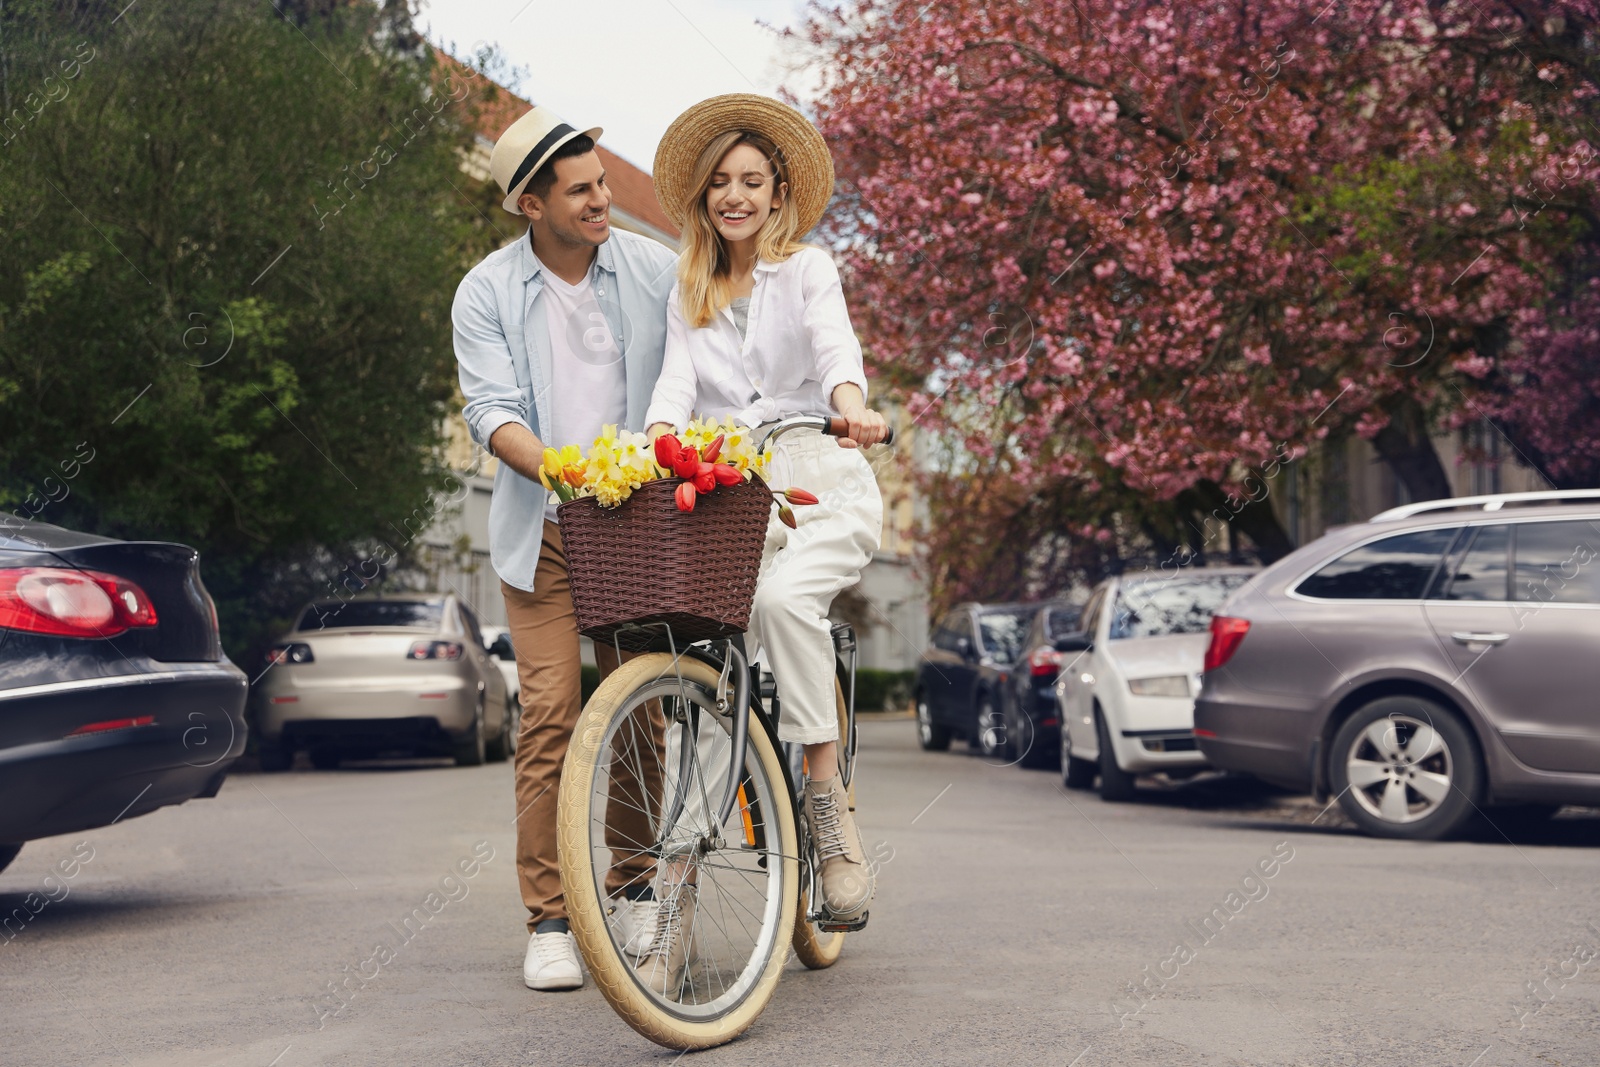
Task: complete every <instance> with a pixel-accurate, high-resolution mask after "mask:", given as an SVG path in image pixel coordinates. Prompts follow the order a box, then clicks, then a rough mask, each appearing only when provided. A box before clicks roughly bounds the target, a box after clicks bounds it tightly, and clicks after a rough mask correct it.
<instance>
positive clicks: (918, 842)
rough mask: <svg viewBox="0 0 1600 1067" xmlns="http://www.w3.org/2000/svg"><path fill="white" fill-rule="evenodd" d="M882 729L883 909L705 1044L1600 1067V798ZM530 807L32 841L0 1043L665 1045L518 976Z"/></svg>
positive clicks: (17, 1058)
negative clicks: (1318, 801)
mask: <svg viewBox="0 0 1600 1067" xmlns="http://www.w3.org/2000/svg"><path fill="white" fill-rule="evenodd" d="M863 735H864V740H863V755H862V759H861V764H860V766H861V772H860V778H859V780H858V782H859V784H858V790H859V797H860V802H861V808H862V811H861V822H862V826H863V830H864V833H865V835H866V837H867V839H868V842H869V845H870V846H871V847H873V848H874V849H875V851H876V853H877V854H878V855H880V856H883V857H885V865H884V867H883V869H882V873H881V876H880V889H879V896H878V900H877V902H876V903H875V904H874V906H873V913H872V921H871V925H870V927H869V928H868V929H867V930H866V931H864V932H863V933H861V934H859V935H852V940H851V942H850V943H849V945H848V946H847V947H846V950H845V957H844V959H843V960H842V961H841V962H840V963H839V965H838V966H836V967H835V968H834V969H832V970H830V971H823V972H816V973H812V972H808V971H805V970H804V969H803V968H801V967H800V966H799V964H798V963H791V964H790V969H789V971H788V972H787V973H786V975H785V977H784V981H783V984H782V985H781V986H780V987H779V990H778V995H777V997H776V998H775V999H774V1001H773V1003H772V1005H771V1006H770V1007H769V1008H768V1009H767V1011H766V1014H765V1015H764V1016H763V1017H762V1018H761V1019H760V1020H759V1021H758V1022H757V1023H756V1025H755V1026H754V1027H753V1028H752V1030H751V1031H750V1032H749V1033H748V1034H746V1035H745V1037H743V1038H742V1039H741V1040H739V1041H738V1042H736V1043H734V1044H732V1045H729V1046H725V1047H723V1048H721V1049H716V1050H711V1051H707V1052H703V1053H698V1054H694V1056H693V1057H692V1058H693V1060H694V1061H696V1062H698V1063H701V1064H728V1065H745V1064H769V1063H770V1064H784V1065H792V1064H807V1065H824V1064H850V1065H864V1064H871V1065H879V1064H881V1065H899V1064H916V1065H918V1067H925V1065H931V1064H969V1063H970V1064H991V1063H995V1062H1006V1063H1020V1064H1034V1063H1038V1064H1052V1065H1056V1067H1068V1065H1071V1067H1102V1065H1107V1064H1161V1065H1186V1064H1207V1065H1221V1064H1241V1063H1246V1064H1362V1065H1383V1064H1397V1065H1398V1064H1404V1065H1407V1067H1410V1065H1430V1067H1431V1065H1438V1067H1494V1065H1504V1064H1539V1065H1542V1067H1548V1065H1551V1064H1569V1065H1578V1064H1585V1065H1588V1064H1595V1063H1597V1062H1600V958H1596V957H1595V955H1594V954H1595V953H1597V952H1600V862H1597V861H1600V813H1594V812H1572V811H1568V812H1567V813H1564V814H1563V816H1562V817H1560V818H1558V819H1556V820H1555V821H1554V822H1552V823H1551V824H1550V825H1549V826H1548V828H1546V829H1544V830H1542V831H1540V832H1539V833H1538V834H1537V835H1533V834H1523V835H1514V837H1515V843H1508V842H1507V841H1506V840H1505V839H1504V838H1501V837H1500V836H1499V835H1497V834H1494V833H1492V832H1487V831H1486V832H1484V833H1480V834H1479V835H1478V837H1477V839H1475V840H1468V841H1458V842H1450V843H1444V844H1424V845H1418V844H1404V843H1398V842H1388V841H1377V840H1372V839H1368V838H1365V837H1361V836H1358V835H1356V834H1354V833H1353V832H1351V831H1350V830H1349V829H1348V827H1346V826H1344V825H1343V824H1342V820H1340V819H1339V818H1338V816H1337V812H1336V811H1335V812H1331V813H1328V814H1326V815H1323V816H1322V817H1320V818H1318V814H1319V812H1318V809H1316V808H1313V807H1310V806H1308V804H1307V803H1306V802H1304V801H1302V800H1296V799H1295V798H1286V797H1283V796H1281V795H1279V794H1276V793H1274V792H1272V791H1270V790H1266V789H1262V788H1254V787H1251V786H1249V785H1248V784H1243V783H1237V782H1230V781H1217V780H1214V781H1210V782H1199V783H1190V784H1189V785H1188V786H1186V787H1181V788H1176V789H1170V788H1169V789H1165V790H1151V791H1148V792H1147V794H1146V796H1145V798H1144V799H1143V800H1141V801H1140V802H1138V803H1134V804H1126V805H1110V804H1104V803H1102V802H1101V801H1100V800H1099V799H1098V798H1096V797H1095V796H1093V795H1092V794H1081V793H1072V794H1068V793H1065V792H1064V791H1063V790H1062V789H1061V788H1060V785H1059V778H1058V776H1057V775H1055V774H1054V773H1050V772H1042V771H1024V770H1020V769H1018V768H1013V767H996V766H990V765H987V764H985V763H984V762H983V761H982V760H980V759H978V758H976V757H973V756H970V755H967V754H965V753H964V752H962V751H961V746H960V744H959V743H958V744H957V745H956V746H955V749H954V750H953V751H952V752H950V753H946V754H929V753H923V752H921V751H919V750H918V749H917V748H916V746H915V743H914V740H913V728H912V724H911V723H910V722H909V721H895V722H873V723H867V724H864V725H863ZM512 813H513V807H512V799H511V782H510V770H509V767H508V766H507V765H506V764H499V765H491V766H487V767H482V768H476V769H470V770H469V769H458V768H454V767H449V766H444V765H441V764H437V763H434V764H410V765H404V764H389V765H382V766H371V765H369V766H365V767H361V768H352V769H346V770H342V771H336V772H317V771H311V770H299V771H296V772H293V773H290V774H285V775H271V776H263V775H259V774H247V773H237V774H235V775H234V776H233V777H231V778H230V779H229V781H228V783H227V785H226V786H225V787H224V789H223V791H222V793H221V794H220V796H218V797H217V798H215V799H212V800H201V801H194V802H192V803H190V804H187V805H184V806H183V807H181V808H176V809H168V810H166V811H162V812H158V813H156V814H154V815H151V816H147V817H144V818H140V819H136V820H132V821H130V822H128V823H124V824H120V825H117V826H114V827H109V828H106V829H103V830H97V831H93V832H90V833H86V834H82V835H74V836H71V837H62V838H52V839H50V840H45V841H37V842H33V843H31V844H29V845H28V846H27V848H26V849H25V850H24V851H23V853H22V855H21V856H20V857H19V858H18V859H17V861H16V862H15V863H14V864H13V865H12V867H11V868H10V869H8V870H7V871H6V872H5V873H4V874H0V909H3V911H4V913H6V914H10V913H11V912H12V910H13V909H15V908H19V907H27V908H36V909H37V914H34V915H32V917H31V918H30V919H29V921H28V922H27V923H26V925H24V926H23V927H22V928H21V929H20V932H18V931H17V930H16V929H12V930H11V931H10V936H9V940H7V935H5V934H0V1003H3V1004H4V1006H5V1009H4V1015H5V1020H6V1027H5V1033H4V1036H3V1037H0V1063H3V1064H5V1065H7V1067H13V1065H15V1067H23V1065H29V1067H31V1065H34V1064H38V1065H45V1064H49V1065H59V1064H64V1063H73V1064H116V1065H133V1067H145V1065H151V1067H155V1065H160V1067H186V1065H197V1067H198V1065H204V1067H223V1065H226V1067H233V1065H239V1067H302V1065H306V1064H339V1065H362V1064H382V1065H385V1067H399V1065H410V1064H418V1065H428V1067H434V1065H455V1064H471V1065H474V1067H489V1065H497V1064H518V1065H521V1064H574V1065H581V1064H588V1065H595V1067H600V1065H605V1067H610V1065H626V1064H665V1063H671V1062H672V1061H674V1060H675V1059H676V1058H677V1057H676V1054H674V1053H671V1052H668V1051H666V1050H663V1049H659V1048H657V1047H655V1046H653V1045H651V1044H649V1043H648V1042H646V1041H644V1040H643V1039H642V1038H640V1037H638V1036H637V1035H635V1034H634V1033H633V1031H631V1030H629V1029H628V1028H627V1027H626V1026H624V1025H623V1024H622V1023H621V1022H619V1021H618V1020H617V1019H616V1018H615V1017H614V1016H613V1015H612V1014H611V1012H610V1010H609V1009H608V1008H607V1006H606V1004H605V1002H604V1001H603V1000H601V998H600V996H599V994H598V993H597V992H596V991H595V989H594V987H593V985H592V984H591V985H588V986H586V987H585V988H584V989H583V990H582V991H580V992H577V993H534V992H531V991H529V990H527V989H525V988H524V987H523V985H522V979H521V974H520V965H521V959H522V952H523V948H524V945H525V935H524V934H523V924H522V914H521V906H520V903H519V901H518V898H517V893H516V887H515V881H514V877H513V869H512V861H511V856H512V830H511V819H512ZM491 852H492V858H489V859H487V860H486V861H484V862H482V863H481V864H479V866H478V867H477V868H476V869H475V870H474V873H473V875H472V877H470V878H462V877H459V874H458V879H459V880H458V881H457V882H452V883H448V885H449V886H450V887H452V890H451V896H453V897H454V898H455V899H444V898H443V897H441V898H436V899H441V900H444V902H443V905H442V907H439V908H438V911H437V914H436V915H435V916H434V917H433V918H432V919H431V920H430V921H429V922H428V923H427V924H426V925H421V924H413V925H414V926H415V927H416V929H415V931H414V932H412V933H411V935H410V938H409V940H407V941H405V942H404V943H402V944H400V946H399V948H398V949H397V950H396V952H395V954H394V956H393V958H392V959H391V960H389V961H388V962H387V964H385V965H383V966H382V967H381V968H380V969H378V971H377V974H376V977H373V978H371V980H370V981H369V982H368V983H367V985H366V987H365V989H364V990H362V991H361V992H360V993H359V994H358V995H356V996H354V997H353V999H350V1000H349V1002H348V1004H347V1005H346V1006H345V1007H344V1008H343V1009H342V1010H340V1011H339V1012H338V1013H337V1014H333V1015H325V1016H324V1015H323V1014H322V1012H323V1011H326V1010H327V1007H328V1005H330V1004H334V1003H335V1002H333V1001H331V1000H329V1001H321V1002H320V1003H321V1004H322V1009H321V1011H319V995H321V994H324V993H326V991H327V989H328V988H329V983H331V982H339V981H342V980H343V979H344V977H345V976H346V975H347V974H349V973H352V972H354V971H358V970H365V971H366V973H368V974H371V973H372V967H371V966H370V965H365V966H364V961H366V960H368V959H369V958H370V957H371V956H372V950H373V947H374V944H375V943H376V942H378V941H380V940H382V941H385V942H387V943H389V944H390V945H394V944H395V943H396V942H399V941H400V938H399V937H397V936H396V934H395V932H394V927H393V926H391V924H396V925H398V924H400V923H401V921H402V920H403V918H404V917H405V916H407V915H408V914H411V913H412V911H413V909H414V908H416V907H417V906H418V905H421V904H423V903H424V902H425V900H426V899H427V897H428V894H429V893H430V892H435V891H437V890H438V888H439V884H440V880H441V878H442V877H443V876H444V875H446V874H447V873H449V872H451V871H452V870H455V869H456V868H457V865H458V862H459V861H462V860H465V861H467V864H466V866H467V868H469V869H471V868H472V867H473V861H474V860H475V859H481V858H482V857H484V856H488V855H490V854H491ZM86 856H87V857H89V858H87V859H85V858H84V857H86ZM74 861H76V862H74ZM63 862H65V863H66V866H65V868H62V867H59V866H58V865H59V864H62V863H63ZM64 869H70V870H73V872H74V875H73V877H71V878H68V879H63V878H62V875H61V871H62V870H64ZM1269 870H1270V872H1271V873H1270V876H1269V875H1268V874H1266V873H1264V872H1266V871H1269ZM47 879H48V880H47ZM29 893H40V894H44V895H47V896H48V897H50V898H53V899H50V900H49V901H48V903H45V904H44V905H43V906H42V907H40V906H39V905H38V902H39V901H40V900H43V899H46V897H45V896H44V895H42V896H40V897H35V898H33V900H32V903H31V904H30V903H28V900H29V898H28V897H27V894H29ZM463 893H464V895H463ZM1179 942H1182V943H1183V947H1181V948H1180V947H1179ZM1135 982H1143V983H1144V985H1145V991H1144V992H1143V993H1142V995H1136V994H1135V993H1133V992H1131V991H1130V984H1131V983H1135ZM1536 982H1543V983H1544V984H1543V986H1542V991H1541V994H1540V999H1537V1000H1536V999H1534V998H1533V997H1532V996H1531V995H1530V994H1529V993H1528V992H1527V991H1526V989H1525V985H1526V984H1527V983H1536ZM1535 1009H1537V1010H1535Z"/></svg>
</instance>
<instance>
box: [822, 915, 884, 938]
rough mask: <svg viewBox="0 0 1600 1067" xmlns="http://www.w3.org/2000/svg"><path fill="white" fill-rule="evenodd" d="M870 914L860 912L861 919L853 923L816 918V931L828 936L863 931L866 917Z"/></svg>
mask: <svg viewBox="0 0 1600 1067" xmlns="http://www.w3.org/2000/svg"><path fill="white" fill-rule="evenodd" d="M871 914H872V913H871V912H862V913H861V918H859V919H857V920H855V921H854V922H835V921H834V920H833V919H832V918H831V917H826V916H818V917H817V929H819V930H821V931H823V932H824V933H829V934H835V933H846V934H853V933H855V932H856V931H857V930H863V929H865V928H866V925H867V917H868V916H869V915H871Z"/></svg>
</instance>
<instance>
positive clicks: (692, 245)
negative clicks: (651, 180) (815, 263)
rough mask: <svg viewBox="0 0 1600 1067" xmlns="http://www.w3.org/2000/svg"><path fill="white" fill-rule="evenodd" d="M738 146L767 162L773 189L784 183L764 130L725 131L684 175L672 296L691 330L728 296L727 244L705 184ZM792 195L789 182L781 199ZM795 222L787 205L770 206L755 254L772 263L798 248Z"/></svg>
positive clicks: (777, 154)
mask: <svg viewBox="0 0 1600 1067" xmlns="http://www.w3.org/2000/svg"><path fill="white" fill-rule="evenodd" d="M742 144H747V145H749V146H751V147H752V148H754V149H755V150H756V151H758V152H760V153H761V154H762V155H763V156H765V157H766V159H767V162H768V163H770V164H772V171H773V179H774V185H773V189H774V192H776V190H777V189H778V188H779V187H780V186H783V185H786V184H788V182H789V165H788V163H787V162H785V160H784V158H783V152H782V151H781V150H780V149H779V148H778V146H777V145H776V144H774V143H773V142H772V140H771V139H770V138H768V137H766V136H765V135H764V134H759V133H756V132H754V131H752V130H729V131H728V132H727V133H724V134H722V135H721V136H719V137H716V138H714V139H712V141H711V143H710V144H708V145H706V146H705V148H704V149H702V150H701V152H700V157H699V158H698V159H696V160H695V162H694V170H693V171H692V172H691V173H690V176H689V184H688V186H687V188H688V189H689V190H690V192H689V195H688V201H687V203H685V204H684V205H683V208H684V211H683V214H684V217H685V223H684V227H683V249H682V252H681V253H680V254H679V257H678V299H679V302H680V304H681V305H682V309H683V317H684V320H685V321H686V322H688V324H689V325H690V326H693V327H696V328H698V327H701V326H706V325H709V324H710V322H711V320H712V319H713V318H714V317H715V316H716V314H717V312H719V311H721V310H722V309H723V308H725V307H727V306H728V304H729V303H730V302H731V301H732V299H733V294H732V285H731V280H732V279H731V278H730V273H731V270H732V264H731V262H730V261H729V259H728V246H727V243H726V242H725V241H724V240H723V238H722V235H721V234H720V233H718V232H717V228H716V226H715V224H713V223H712V221H711V213H710V211H709V210H708V209H707V208H706V192H707V191H708V190H709V189H710V188H711V177H712V175H713V174H714V173H715V172H716V169H717V166H718V164H720V163H721V162H722V160H723V158H724V157H725V156H727V154H728V153H729V152H731V151H733V150H734V149H735V148H737V147H738V146H739V145H742ZM793 195H794V188H793V186H790V188H789V192H788V194H787V195H786V196H785V197H784V199H785V201H789V200H790V199H791V198H792V197H793ZM797 222H798V219H797V218H796V216H795V212H794V211H793V210H792V209H789V210H784V209H782V208H781V207H780V208H778V209H775V210H774V211H773V212H772V214H771V215H768V216H767V221H766V222H764V223H762V224H761V229H760V230H758V231H757V232H756V255H758V256H759V257H760V258H761V259H764V260H767V261H769V262H772V263H782V262H783V261H784V260H786V259H788V258H789V257H790V256H792V255H794V254H795V253H796V252H798V251H800V250H801V249H802V248H804V247H805V246H804V245H802V244H801V243H800V242H799V241H797V240H795V236H796V235H795V225H796V223H797Z"/></svg>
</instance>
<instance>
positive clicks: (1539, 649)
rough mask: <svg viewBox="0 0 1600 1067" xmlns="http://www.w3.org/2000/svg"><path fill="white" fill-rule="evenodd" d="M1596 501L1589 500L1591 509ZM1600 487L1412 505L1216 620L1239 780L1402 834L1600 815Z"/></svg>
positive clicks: (1301, 562) (1232, 759) (1207, 720)
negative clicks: (1597, 807)
mask: <svg viewBox="0 0 1600 1067" xmlns="http://www.w3.org/2000/svg"><path fill="white" fill-rule="evenodd" d="M1579 501H1581V502H1582V503H1579ZM1596 557H1600V491H1596V490H1585V491H1581V492H1566V493H1563V492H1549V493H1510V494H1499V495H1493V496H1478V497H1465V498H1457V499H1451V500H1433V501H1427V502H1424V503H1418V504H1409V505H1406V506H1404V507H1400V508H1395V509H1393V510H1390V511H1386V512H1384V513H1383V514H1381V515H1378V516H1377V517H1375V518H1374V519H1372V521H1370V522H1367V523H1362V524H1360V525H1357V526H1347V527H1344V528H1342V529H1339V530H1335V531H1332V532H1330V533H1328V534H1327V535H1325V536H1323V537H1321V538H1319V539H1318V540H1316V541H1313V542H1312V543H1311V544H1308V545H1306V546H1305V547H1303V548H1301V549H1299V550H1297V551H1295V552H1292V553H1290V554H1289V555H1288V556H1285V557H1284V558H1283V559H1281V560H1279V561H1278V562H1277V563H1276V564H1274V565H1273V566H1272V567H1270V568H1269V569H1268V570H1267V571H1266V572H1264V573H1263V574H1262V575H1261V578H1260V580H1258V581H1257V582H1255V583H1253V584H1252V585H1251V586H1250V588H1249V589H1247V590H1245V591H1244V592H1242V593H1241V594H1240V595H1239V597H1238V598H1237V599H1236V600H1235V601H1234V602H1232V603H1230V604H1229V605H1228V606H1227V609H1226V610H1225V611H1224V612H1223V613H1222V614H1221V615H1219V616H1218V617H1217V618H1216V619H1214V620H1213V622H1212V636H1211V646H1210V648H1209V650H1208V651H1207V653H1206V666H1205V686H1204V689H1203V690H1202V692H1201V695H1200V701H1199V704H1198V706H1197V708H1196V712H1195V725H1196V731H1195V732H1196V734H1197V736H1198V737H1199V739H1200V746H1201V749H1202V751H1204V752H1205V754H1206V755H1207V757H1209V758H1210V760H1211V761H1212V762H1213V763H1215V764H1216V765H1217V766H1219V767H1226V768H1229V769H1232V770H1238V771H1248V772H1250V773H1252V774H1255V775H1257V776H1259V777H1261V778H1264V779H1266V780H1268V781H1271V782H1275V783H1278V784H1281V785H1284V786H1288V787H1289V788H1292V789H1299V790H1305V791H1310V792H1312V793H1314V794H1315V795H1316V796H1317V797H1319V798H1325V797H1327V796H1330V795H1331V796H1337V797H1338V800H1339V804H1340V806H1341V807H1342V808H1343V809H1344V812H1345V814H1346V815H1348V816H1349V817H1350V819H1351V821H1352V822H1354V823H1355V824H1356V825H1357V826H1359V827H1361V828H1362V829H1363V830H1365V831H1366V832H1367V833H1370V834H1375V835H1379V836H1384V837H1400V838H1439V837H1444V836H1446V835H1449V834H1451V833H1453V832H1455V831H1457V830H1459V829H1460V828H1461V827H1462V826H1463V825H1464V824H1465V823H1466V822H1467V820H1468V819H1470V818H1472V817H1473V815H1474V812H1475V810H1477V809H1479V808H1484V807H1488V806H1494V805H1499V806H1503V807H1502V813H1501V815H1500V816H1496V814H1495V813H1494V812H1493V811H1491V812H1489V816H1490V818H1491V819H1495V818H1497V817H1511V818H1528V817H1538V816H1544V815H1549V814H1552V813H1553V812H1554V811H1556V810H1557V808H1558V807H1559V806H1560V805H1562V804H1600V715H1597V714H1596V699H1597V698H1596V694H1597V693H1600V655H1597V654H1596V653H1597V651H1600V560H1597V558H1596Z"/></svg>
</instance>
